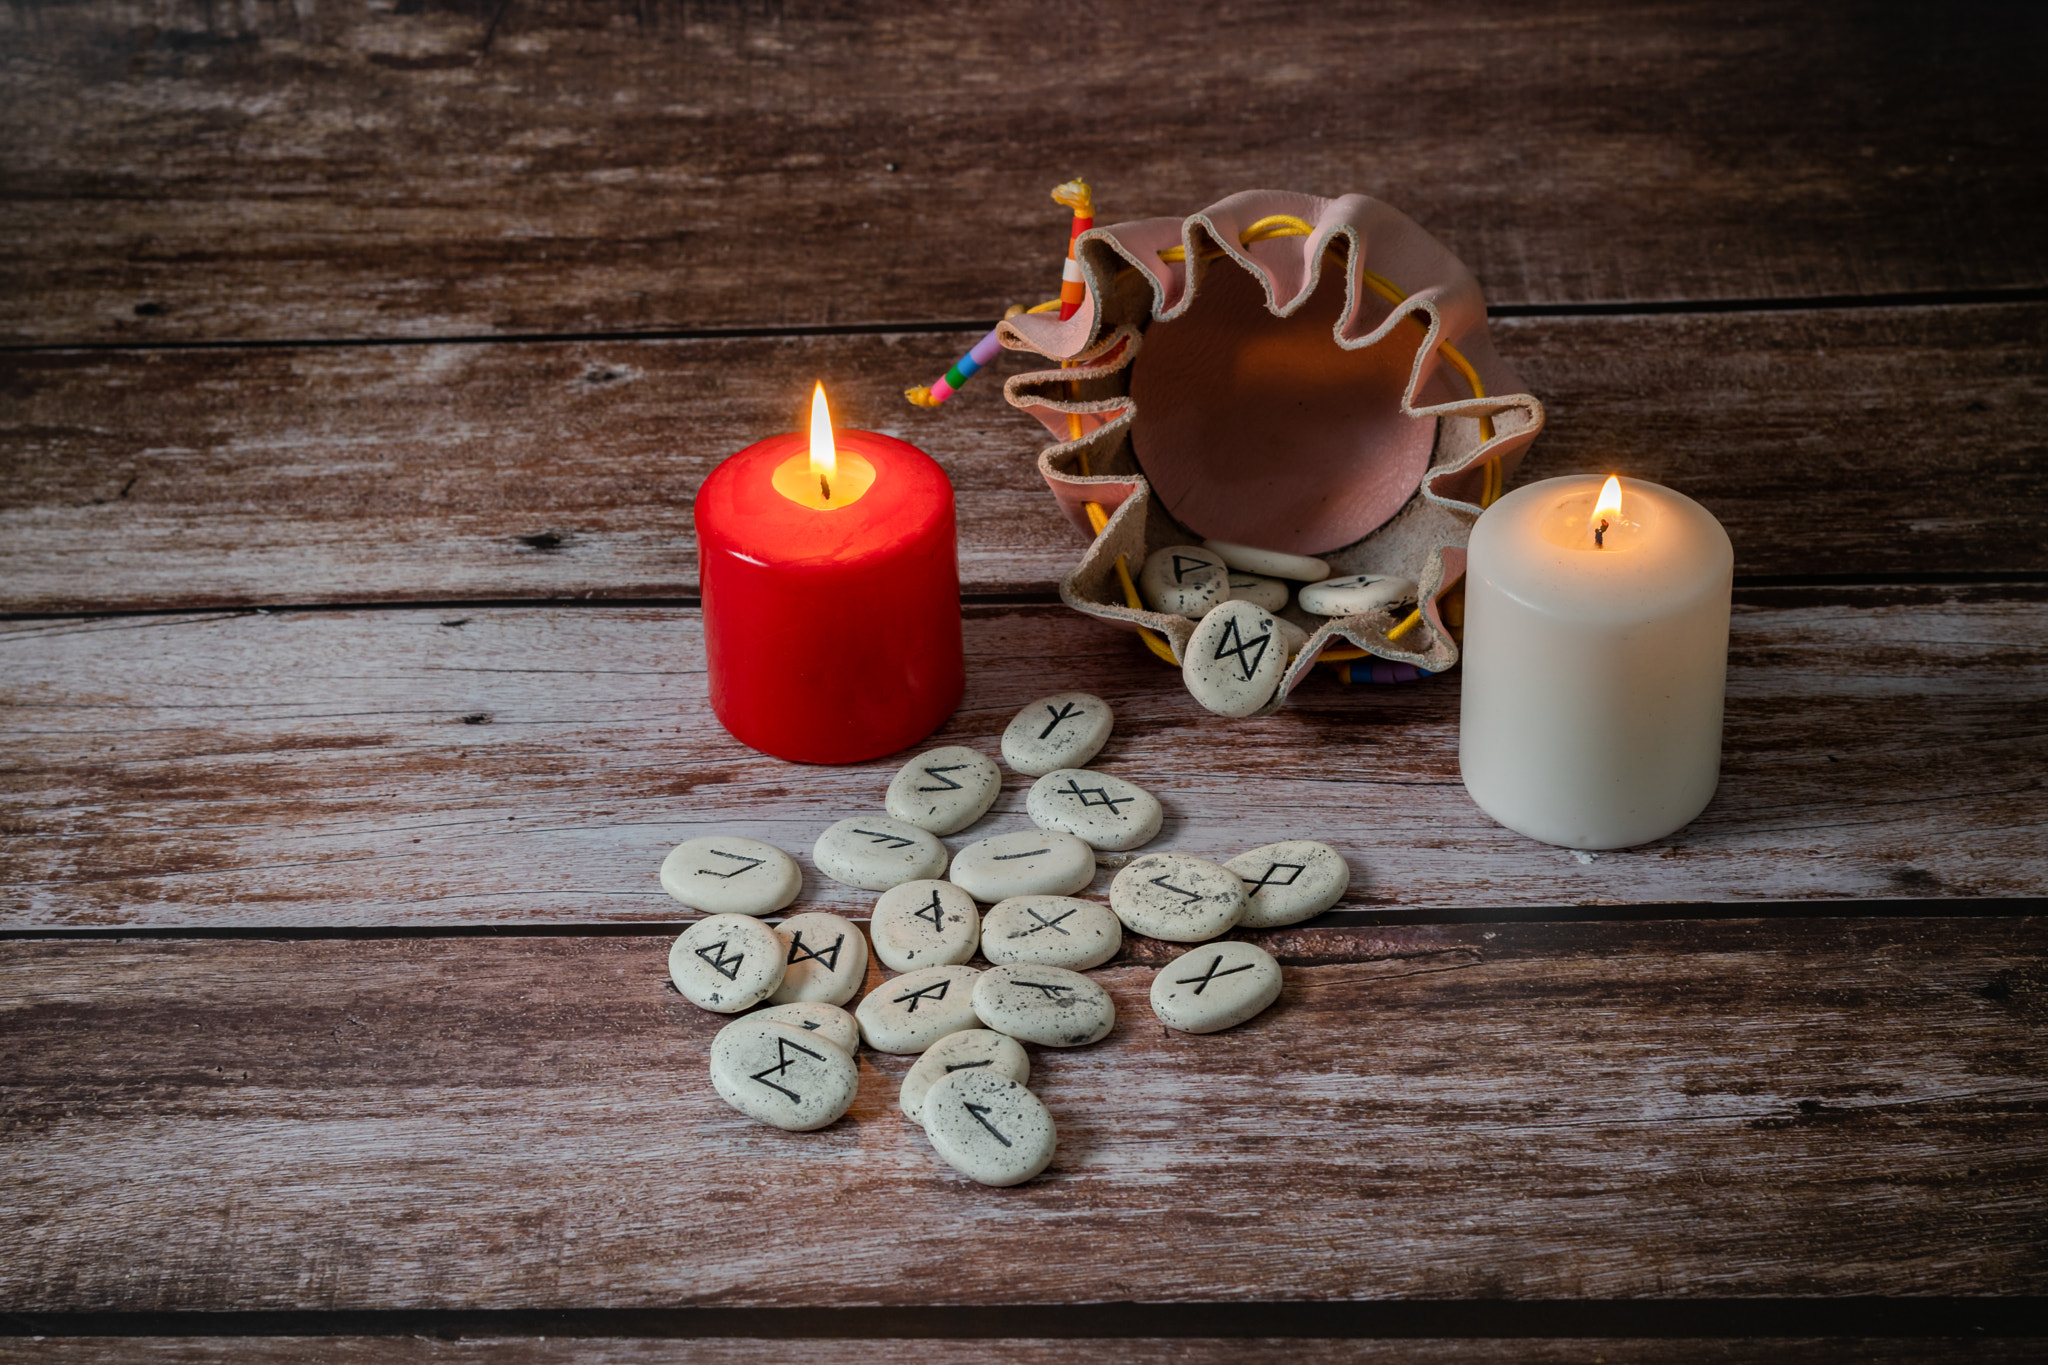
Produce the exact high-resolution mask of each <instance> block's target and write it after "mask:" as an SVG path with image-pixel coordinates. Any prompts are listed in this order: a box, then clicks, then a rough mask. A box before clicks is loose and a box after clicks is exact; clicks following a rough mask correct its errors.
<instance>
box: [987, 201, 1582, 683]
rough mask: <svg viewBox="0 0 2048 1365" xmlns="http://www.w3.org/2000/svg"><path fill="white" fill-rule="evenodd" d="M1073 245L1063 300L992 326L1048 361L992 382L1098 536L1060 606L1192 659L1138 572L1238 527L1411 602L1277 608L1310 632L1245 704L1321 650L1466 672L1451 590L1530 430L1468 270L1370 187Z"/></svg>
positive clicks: (1134, 227) (1312, 661) (1217, 209)
mask: <svg viewBox="0 0 2048 1365" xmlns="http://www.w3.org/2000/svg"><path fill="white" fill-rule="evenodd" d="M1073 259H1074V263H1075V265H1077V266H1078V274H1079V276H1080V281H1081V284H1082V286H1083V292H1082V297H1081V298H1080V301H1079V306H1078V307H1077V308H1075V309H1074V310H1073V313H1072V316H1070V317H1068V318H1066V319H1065V320H1061V319H1060V318H1058V317H1057V316H1055V315H1053V314H1052V313H1049V312H1038V311H1033V312H1029V313H1019V314H1017V315H1014V316H1012V317H1010V318H1009V319H1007V320H1006V321H1004V323H1003V324H1002V325H1001V327H1000V328H999V329H998V331H997V333H996V335H997V336H999V337H1000V340H1001V343H1002V345H1003V346H1005V347H1007V348H1009V349H1012V350H1022V351H1030V352H1034V353H1036V354H1038V355H1041V356H1044V357H1045V358H1046V359H1048V360H1052V361H1057V362H1059V368H1057V369H1047V370H1039V371H1035V372H1032V373H1028V374H1020V375H1017V376H1016V377H1014V378H1012V379H1011V380H1010V381H1009V382H1008V383H1007V384H1006V385H1005V386H1004V390H1003V393H1004V397H1005V398H1006V399H1008V401H1009V402H1010V403H1011V404H1012V405H1013V406H1015V407H1017V408H1019V409H1021V410H1023V411H1025V412H1027V413H1030V414H1031V415H1032V416H1033V417H1036V418H1037V419H1038V420H1039V421H1040V422H1042V423H1043V424H1044V425H1045V427H1046V429H1047V430H1048V431H1050V432H1051V433H1052V434H1053V436H1054V437H1055V438H1056V440H1055V443H1054V444H1052V445H1050V446H1047V447H1046V448H1045V449H1044V450H1042V451H1041V452H1040V454H1039V457H1038V467H1039V471H1040V473H1042V474H1043V475H1044V477H1045V481H1046V483H1047V484H1048V485H1049V486H1050V487H1051V489H1052V492H1053V496H1054V497H1056V498H1058V499H1059V502H1060V506H1061V507H1062V508H1063V509H1064V510H1065V512H1066V514H1067V516H1068V517H1069V518H1070V519H1071V520H1072V521H1073V522H1074V523H1075V525H1076V526H1078V527H1080V528H1082V529H1083V530H1084V531H1086V532H1088V533H1090V534H1092V535H1093V536H1094V543H1093V544H1091V545H1090V546H1089V548H1088V550H1087V551H1086V553H1084V554H1083V555H1082V557H1081V560H1080V562H1079V563H1078V564H1076V565H1075V566H1074V568H1073V569H1072V571H1071V572H1069V573H1068V574H1067V575H1066V577H1065V578H1064V579H1062V580H1061V582H1060V596H1061V598H1062V600H1064V601H1065V602H1066V603H1067V605H1069V606H1071V607H1073V608H1074V609H1075V610H1077V611H1080V612H1084V613H1086V614H1087V615H1089V616H1094V617H1098V618H1100V619H1102V620H1105V621H1114V622H1116V623H1118V624H1120V625H1124V626H1127V627H1130V628H1134V629H1137V630H1139V631H1141V632H1144V633H1145V634H1146V636H1147V643H1148V644H1149V645H1150V647H1151V648H1152V650H1153V652H1154V653H1156V654H1159V655H1160V656H1161V657H1162V658H1164V659H1169V660H1171V661H1172V662H1174V663H1182V662H1183V661H1184V660H1185V659H1186V657H1187V654H1188V646H1189V640H1190V638H1191V636H1192V635H1193V633H1194V631H1195V629H1196V622H1194V621H1192V620H1190V619H1188V618H1187V617H1184V616H1177V615H1173V614H1170V613H1166V612H1159V611H1154V610H1151V609H1150V608H1148V607H1147V606H1146V605H1145V604H1144V603H1143V601H1142V600H1141V599H1140V597H1139V594H1138V593H1137V591H1136V588H1135V585H1134V582H1133V576H1134V575H1136V574H1137V572H1138V570H1139V568H1140V566H1142V565H1143V564H1144V562H1145V559H1146V557H1147V556H1148V555H1149V554H1151V553H1152V552H1153V551H1155V550H1159V549H1162V548H1164V547H1167V546H1174V545H1199V544H1200V543H1201V542H1202V541H1204V540H1214V541H1224V542H1232V543H1236V544H1240V545H1247V546H1256V547H1259V548H1262V549H1267V550H1277V551H1283V552H1288V553H1292V554H1300V555H1310V556H1315V557H1318V558H1321V559H1323V560H1326V561H1328V562H1329V563H1330V565H1331V566H1332V572H1333V573H1336V574H1360V573H1373V574H1387V575H1392V576H1396V577H1399V578H1404V579H1408V580H1410V581H1412V582H1413V583H1414V584H1415V585H1416V586H1417V589H1418V594H1417V601H1416V603H1415V606H1414V608H1413V610H1411V609H1410V608H1409V607H1408V606H1407V605H1406V604H1404V605H1402V606H1399V607H1382V608H1379V609H1376V610H1373V611H1368V612H1364V613H1361V614H1359V615H1355V616H1346V617H1340V618H1334V619H1332V618H1327V617H1321V616H1310V615H1307V614H1305V613H1303V612H1302V611H1301V609H1300V608H1299V606H1298V605H1295V604H1292V603H1290V605H1289V606H1288V607H1287V608H1286V609H1285V610H1284V611H1283V612H1281V613H1280V615H1282V616H1284V617H1285V618H1287V619H1288V620H1291V621H1292V622H1293V623H1294V624H1295V625H1296V626H1299V627H1301V628H1302V630H1303V631H1305V632H1306V633H1307V635H1308V642H1307V644H1306V645H1304V646H1302V647H1301V648H1300V649H1299V650H1298V652H1295V653H1294V654H1293V656H1292V658H1291V659H1290V660H1289V662H1288V664H1287V666H1286V668H1285V670H1284V672H1283V673H1282V674H1281V675H1280V681H1279V683H1278V685H1277V688H1276V690H1275V691H1274V693H1273V694H1272V697H1271V698H1270V699H1269V700H1267V701H1265V702H1264V703H1263V704H1262V705H1261V706H1260V707H1259V708H1258V710H1257V711H1256V712H1253V713H1252V714H1259V715H1264V714H1268V713H1270V712H1272V711H1274V710H1276V709H1277V708H1278V707H1279V706H1280V705H1281V704H1282V703H1283V702H1284V701H1285V700H1286V697H1287V695H1288V693H1289V692H1291V691H1292V690H1293V689H1294V688H1295V687H1296V686H1298V685H1299V684H1300V683H1301V682H1302V680H1303V679H1305V678H1306V677H1307V676H1308V675H1309V673H1310V672H1311V671H1312V670H1313V668H1314V667H1315V665H1316V663H1317V662H1319V661H1327V660H1328V658H1329V657H1330V656H1336V657H1351V658H1357V657H1360V656H1361V655H1360V652H1361V651H1362V653H1363V654H1364V655H1370V656H1373V657H1376V658H1378V659H1383V660H1388V661H1392V662H1394V663H1406V664H1410V665H1413V666H1414V667H1415V668H1416V669H1419V670H1424V671H1427V672H1432V673H1436V672H1442V671H1443V670H1445V669H1447V668H1450V667H1451V666H1452V665H1453V664H1455V663H1456V662H1457V660H1458V647H1457V643H1456V641H1455V640H1454V639H1453V637H1452V635H1451V633H1450V631H1449V630H1448V629H1447V628H1446V625H1445V622H1444V619H1443V611H1442V608H1443V599H1444V595H1445V594H1446V593H1447V592H1449V591H1450V590H1451V589H1452V588H1454V587H1455V586H1456V585H1457V584H1458V582H1459V580H1460V578H1461V577H1462V575H1463V573H1464V567H1465V544H1466V540H1467V538H1468V536H1469V534H1470V532H1471V527H1472V523H1473V522H1474V521H1476V520H1477V519H1478V517H1479V513H1480V511H1481V510H1482V509H1483V508H1484V507H1485V506H1486V505H1487V504H1488V503H1489V502H1491V501H1492V500H1493V499H1494V498H1495V497H1498V496H1499V494H1500V492H1501V489H1502V487H1503V486H1504V484H1505V481H1506V477H1507V475H1508V473H1509V472H1510V471H1512V470H1513V469H1514V467H1515V466H1516V464H1518V463H1519V462H1520V460H1521V457H1522V455H1523V452H1524V451H1526V450H1527V449H1528V446H1529V443H1530V442H1531V441H1532V440H1534V439H1535V437H1536V433H1537V432H1538V431H1539V430H1541V428H1542V426H1543V406H1542V404H1541V403H1539V402H1537V400H1536V399H1535V398H1533V397H1531V396H1530V395H1529V394H1527V393H1525V392H1523V391H1522V386H1521V383H1520V381H1519V380H1518V379H1516V377H1515V374H1514V372H1513V371H1512V370H1510V369H1509V368H1508V367H1507V365H1506V364H1505V363H1504V362H1502V360H1501V359H1500V357H1499V356H1497V355H1496V354H1494V350H1493V344H1492V342H1491V341H1490V339H1489V338H1488V336H1487V329H1486V306H1485V303H1484V301H1483V300H1482V298H1481V297H1480V293H1479V285H1478V283H1477V281H1475V280H1474V279H1473V278H1472V275H1471V272H1469V271H1467V270H1466V269H1465V267H1464V266H1463V265H1462V264H1461V263H1460V262H1459V261H1458V259H1457V258H1456V257H1455V256H1453V255H1452V254H1451V253H1450V252H1449V251H1447V250H1445V249H1444V248H1443V246H1441V245H1440V244H1439V243H1437V242H1436V241H1435V240H1434V239H1433V238H1431V237H1430V236H1429V234H1428V233H1426V232H1424V231H1423V230H1422V229H1421V228H1420V227H1419V226H1417V225H1416V223H1415V222H1414V221H1413V220H1411V219H1409V218H1408V217H1407V216H1405V215H1404V214H1402V213H1400V212H1398V211H1397V210H1395V209H1393V208H1391V207H1389V206H1388V205H1386V204H1383V203H1380V202H1379V201H1378V200H1375V199H1369V198H1367V197H1366V196H1364V195H1357V194H1351V195H1345V196H1343V197H1342V198H1338V199H1323V198H1318V197H1316V196H1314V195H1307V194H1289V193H1284V192H1280V191H1273V190H1252V191H1247V192H1245V193H1242V194H1234V195H1232V196H1230V197H1229V198H1227V199H1224V200H1221V201H1220V202H1218V203H1215V204H1212V205H1210V206H1209V207H1208V208H1206V209H1203V210H1202V211H1201V212H1199V213H1196V214H1193V215H1191V216H1189V217H1188V218H1186V219H1175V218H1147V219H1141V220H1139V221H1136V222H1129V223H1118V224H1115V225H1114V226H1110V227H1101V228H1091V229H1089V230H1088V231H1085V232H1082V233H1080V234H1079V235H1078V236H1077V237H1076V238H1075V239H1074V241H1073ZM1070 273H1071V272H1070ZM1326 649H1327V650H1328V651H1329V654H1328V655H1326V653H1325V651H1326ZM1198 695H1199V694H1198Z"/></svg>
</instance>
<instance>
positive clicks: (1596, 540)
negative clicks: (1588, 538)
mask: <svg viewBox="0 0 2048 1365" xmlns="http://www.w3.org/2000/svg"><path fill="white" fill-rule="evenodd" d="M1593 548H1594V549H1596V550H1604V549H1606V548H1607V523H1606V522H1605V521H1603V522H1601V523H1600V524H1599V525H1598V526H1595V527H1594V528H1593Z"/></svg>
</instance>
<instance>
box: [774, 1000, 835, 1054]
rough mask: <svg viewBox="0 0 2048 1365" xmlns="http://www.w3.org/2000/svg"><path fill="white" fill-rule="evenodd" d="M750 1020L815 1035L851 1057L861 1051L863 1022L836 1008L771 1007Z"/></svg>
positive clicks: (808, 1004)
mask: <svg viewBox="0 0 2048 1365" xmlns="http://www.w3.org/2000/svg"><path fill="white" fill-rule="evenodd" d="M747 1018H749V1019H759V1020H760V1021H761V1022H762V1023H764V1024H781V1025H782V1026H783V1027H784V1028H793V1029H797V1030H800V1031H801V1032H804V1033H815V1034H817V1035H818V1036H819V1037H820V1038H823V1039H824V1040H825V1041H826V1042H828V1043H830V1044H832V1045H833V1046H834V1047H836V1048H838V1049H839V1050H840V1051H841V1052H844V1053H845V1054H846V1055H847V1056H849V1057H851V1056H852V1055H853V1054H854V1053H856V1052H858V1051H860V1021H859V1020H857V1019H855V1018H854V1017H853V1016H852V1015H850V1014H848V1013H847V1012H846V1011H845V1010H843V1009H841V1008H839V1006H837V1005H827V1004H824V1003H822V1002H820V1001H817V1000H803V1001H798V1002H797V1003H795V1004H790V1005H770V1006H769V1007H768V1008H767V1009H765V1010H760V1011H757V1012H756V1013H753V1014H750V1015H748V1016H747Z"/></svg>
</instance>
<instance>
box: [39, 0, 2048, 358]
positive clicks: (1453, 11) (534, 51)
mask: <svg viewBox="0 0 2048 1365" xmlns="http://www.w3.org/2000/svg"><path fill="white" fill-rule="evenodd" d="M2040 24H2041V20H2040V16H2039V13H2038V11H2037V8H2036V7H2027V6H2007V5H1997V4H1974V3H1963V4H1951V5H1947V6H1944V7H1943V8H1942V9H1941V11H1940V12H1939V14H1938V15H1936V14H1932V13H1924V14H1923V13H1921V12H1919V11H1917V10H1914V9H1912V8H1910V7H1896V8H1892V9H1888V10H1885V11H1881V12H1879V13H1876V14H1873V13H1871V12H1870V11H1869V10H1868V9H1867V8H1866V7H1860V6H1854V5H1844V4H1818V5H1806V6H1799V7H1775V8H1762V9H1759V8H1753V7H1743V6H1738V5H1733V4H1727V3H1689V4H1677V3H1667V4H1660V5H1654V6H1641V5H1634V4H1629V3H1624V2H1623V0H1577V3H1571V4H1565V5H1552V6H1545V7H1543V8H1541V9H1540V10H1530V9H1529V8H1528V7H1526V6H1521V5H1516V4H1513V3H1502V2H1500V0H1493V2H1490V3H1478V2H1475V0H1401V2H1397V3H1387V4H1382V5H1376V6H1374V7H1373V8H1372V9H1371V10H1369V11H1365V12H1359V11H1355V10H1352V9H1348V8H1332V7H1330V6H1325V5H1313V4H1306V3H1273V4H1263V5H1259V6H1254V7H1245V6H1239V5H1225V4H1222V3H1218V0H1184V2H1183V3H1177V4H1175V5H1172V6H1170V7H1167V6H1148V7H1146V9H1145V10H1144V11H1143V12H1142V13H1141V12H1139V11H1135V10H1132V11H1124V10H1118V9H1115V8H1110V9H1107V10H1106V9H1104V8H1103V7H1100V6H1096V5H1091V4H1083V3H1079V0H1040V2H1039V3H1033V4H1025V5H1009V6H984V7H981V8H979V9H976V10H973V11H963V10H960V9H958V8H957V7H954V6H951V5H949V4H946V3H944V2H943V0H920V3H917V4H913V5H899V6H893V7H891V8H890V10H889V12H888V13H886V14H883V13H880V12H877V11H873V10H870V9H864V8H862V7H857V6H856V7H847V6H843V5H832V4H790V5H782V4H776V5H753V4H729V5H728V4H721V5H703V4H687V3H680V0H630V2H628V0H526V2H525V3H521V4H519V5H516V6H508V5H502V4H497V3H494V2H493V0H431V3H422V2H421V0H411V2H410V3H405V4H400V5H397V6H395V7H392V6H387V5H382V4H375V3H370V0H301V2H300V3H295V4H292V5H288V6H287V5H240V6H222V5H215V4H212V3H208V2H207V0H162V3H157V4H152V5H150V6H149V7H148V9H147V11H146V13H144V12H139V11H137V10H136V9H135V8H134V7H133V6H130V5H127V4H124V3H120V0H84V2H83V3H75V4H64V5H55V4H42V3H22V4H17V5H13V6H9V7H7V8H5V9H4V10H0V38H4V41H0V112H4V114H5V118H6V121H7V124H8V126H9V129H10V132H11V136H10V137H9V138H8V139H7V143H6V146H5V148H4V149H0V157H4V160H0V186H5V189H4V195H5V198H4V200H0V202H4V203H5V204H6V213H5V215H4V219H0V335H5V336H7V337H9V338H12V339H15V340H18V341H23V342H34V343H38V344H49V343H59V342H65V341H79V340H129V339H138V338H150V339H195V338H215V339H217V338H227V337H236V338H315V337H324V338H332V337H344V336H368V335H377V336H396V335H407V336H430V335H449V334H461V335H471V334H478V333H486V332H499V333H502V332H523V333H534V332H564V331H577V332H584V331H593V330H610V329H620V328H650V327H656V328H658V327H707V326H727V325H749V326H752V325H778V326H783V325H808V324H835V323H847V322H873V321H876V320H884V321H892V320H903V319H912V318H993V317H994V316H995V315H996V314H997V313H998V312H999V311H1000V310H1001V308H1002V306H1003V305H1004V304H1006V303H1010V302H1019V301H1023V302H1028V301H1033V300H1036V299H1040V298H1044V297H1048V296H1049V294H1050V293H1051V292H1054V291H1055V290H1056V285H1055V280H1056V278H1057V263H1058V258H1059V256H1060V250H1061V245H1062V243H1063V241H1064V238H1065V234H1066V227H1067V221H1066V217H1065V215H1064V213H1063V211H1062V210H1060V209H1058V208H1057V207H1056V206H1054V205H1053V204H1051V203H1050V201H1049V200H1048V199H1047V191H1048V190H1049V189H1050V188H1051V187H1052V186H1053V185H1054V184H1056V183H1058V182H1060V181H1063V180H1066V179H1068V178H1070V177H1072V176H1073V175H1074V174H1076V173H1077V172H1080V173H1084V174H1086V175H1087V176H1088V177H1089V178H1090V179H1091V180H1092V181H1093V182H1094V183H1095V185H1096V186H1097V187H1098V189H1099V192H1100V197H1101V205H1102V212H1103V214H1104V218H1105V221H1116V220H1120V219H1128V218H1138V217H1145V216H1150V215H1158V214H1165V215H1174V216H1179V215H1185V214H1188V213H1192V212H1194V211H1195V210H1197V209H1199V208H1201V207H1203V206H1205V205H1207V204H1208V203H1210V202H1212V201H1213V200H1215V199H1216V198H1218V197H1220V196H1222V195H1224V194H1227V193H1231V192H1234V191H1237V190H1242V189H1249V188H1255V187H1260V186H1272V187H1276V188H1285V189H1301V190H1308V191H1312V192H1316V193H1322V194H1341V193H1346V192H1352V191H1359V192H1365V193H1371V194H1376V195H1378V196H1380V197H1382V198H1384V199H1387V200H1389V201H1390V202H1392V203H1394V204H1396V205H1398V206H1400V207H1402V208H1404V209H1405V210H1407V211H1408V212H1409V213H1410V214H1411V215H1413V216H1414V217H1416V218H1417V219H1418V220H1419V221H1420V222H1422V223H1423V225H1424V226H1425V227H1427V228H1429V229H1430V230H1431V231H1432V232H1433V233H1435V234H1437V235H1438V236H1439V237H1440V238H1441V239H1442V240H1443V241H1444V242H1445V243H1446V244H1447V245H1449V246H1450V247H1451V249H1452V250H1454V251H1455V252H1457V253H1458V254H1459V255H1460V256H1461V257H1462V258H1463V259H1464V260H1465V262H1466V263H1467V264H1468V265H1469V266H1471V267H1472V269H1473V270H1474V271H1475V272H1476V273H1477V275H1478V276H1479V278H1480V279H1481V280H1482V281H1483V282H1484V283H1485V284H1486V285H1487V287H1488V289H1489V291H1490V295H1491V297H1492V298H1493V299H1494V300H1495V301H1496V302H1504V303H1516V304H1529V303H1557V302H1585V301H1598V300H1644V299H1707V298H1755V297H1786V296H1792V297H1811V296H1815V295H1849V294H1865V293H1871V292H1879V293H1892V292H1901V291H1926V290H1955V289H1979V288H1995V287H2000V286H2009V285H2031V286H2038V285H2040V284H2042V283H2044V282H2048V254H2044V246H2043V237H2042V234H2041V233H2040V232H2039V231H2038V224H2039V221H2040V219H2041V216H2042V213H2043V210H2044V209H2048V192H2044V189H2043V182H2042V179H2041V176H2040V174H2039V172H2040V164H2039V157H2038V153H2037V149H2038V148H2039V147H2040V145H2041V144H2042V142H2043V140H2044V135H2048V113H2044V105H2043V103H2042V101H2041V100H2040V99H2039V98H2038V91H2037V89H2036V87H2035V83H2034V78H2033V74H2032V70H2031V68H2030V66H2029V65H2028V63H2027V62H2025V61H2023V60H2015V59H2013V56H2014V54H2016V53H2022V52H2028V51H2038V50H2039V46H2040V41H2041V27H2040Z"/></svg>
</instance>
